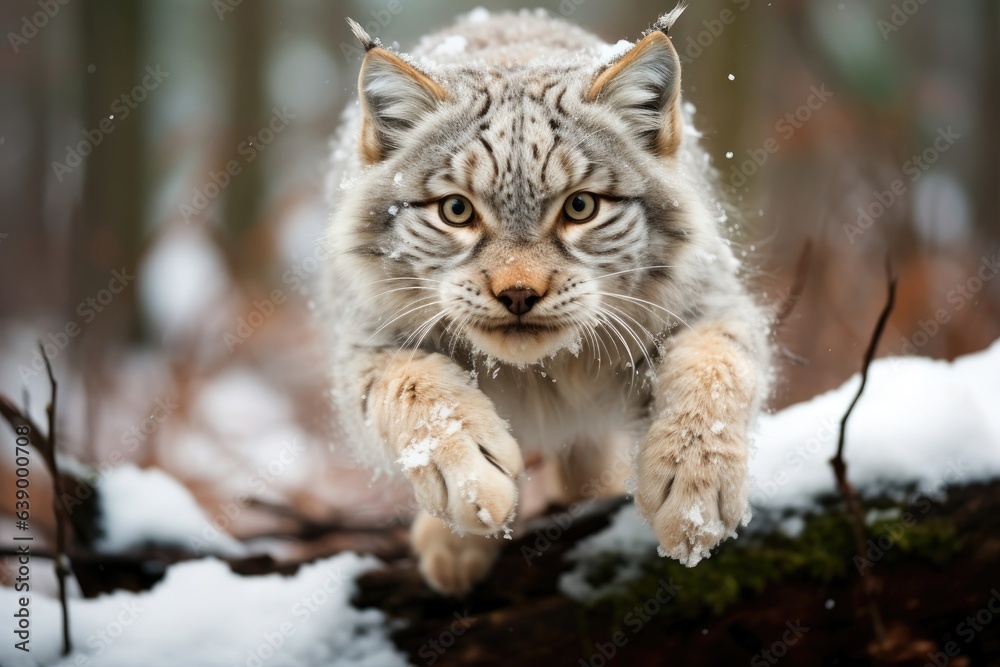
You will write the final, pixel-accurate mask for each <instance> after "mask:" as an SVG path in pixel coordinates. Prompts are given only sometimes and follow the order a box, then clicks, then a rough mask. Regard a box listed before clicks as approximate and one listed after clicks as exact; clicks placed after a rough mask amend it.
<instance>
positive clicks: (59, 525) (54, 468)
mask: <svg viewBox="0 0 1000 667" xmlns="http://www.w3.org/2000/svg"><path fill="white" fill-rule="evenodd" d="M38 349H39V350H40V351H41V353H42V359H44V361H45V371H46V372H47V373H48V375H49V385H50V386H51V387H52V398H51V399H50V400H49V404H48V406H47V407H46V409H45V412H46V413H47V414H48V417H49V435H48V447H47V448H46V449H47V452H48V457H49V461H48V463H49V472H50V473H51V474H52V492H53V496H52V509H53V511H54V512H55V516H56V559H55V568H56V578H57V579H58V580H59V604H60V605H61V606H62V622H63V623H62V630H63V650H62V654H63V655H69V654H70V651H71V650H72V646H71V644H70V639H69V605H67V603H66V577H67V576H68V575H69V569H70V568H69V556H68V555H67V554H66V508H65V507H64V506H63V505H62V484H61V483H60V481H61V478H60V476H59V464H58V462H57V460H56V392H57V390H58V383H57V382H56V377H55V375H54V374H53V373H52V362H51V361H49V355H48V354H47V353H46V352H45V346H44V345H42V343H41V342H39V343H38Z"/></svg>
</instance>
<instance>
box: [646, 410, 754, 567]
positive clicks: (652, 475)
mask: <svg viewBox="0 0 1000 667" xmlns="http://www.w3.org/2000/svg"><path fill="white" fill-rule="evenodd" d="M717 429H719V427H718V426H716V427H714V428H709V429H704V430H703V431H701V430H695V429H692V428H690V427H687V428H683V427H681V426H679V425H677V424H673V423H667V424H656V425H654V427H653V429H652V430H651V431H650V434H649V436H648V437H647V439H646V442H645V443H643V447H642V450H641V453H640V455H639V461H638V490H637V493H636V497H635V502H636V506H637V507H638V508H639V511H640V512H641V513H642V515H643V516H645V517H646V519H647V520H648V521H649V522H650V524H651V525H652V528H653V531H654V532H655V533H656V536H657V538H659V540H660V547H661V554H664V555H667V556H670V557H671V558H675V559H677V560H678V561H680V562H681V563H683V564H684V565H687V566H688V567H694V566H695V565H697V564H698V562H699V561H701V559H703V558H708V557H709V556H710V555H711V550H712V548H713V547H714V546H716V545H717V544H719V543H720V542H721V541H722V540H724V539H726V538H727V537H734V536H735V534H736V528H737V527H738V526H740V525H741V524H742V525H746V523H747V522H748V521H749V520H750V510H749V506H748V503H747V447H746V444H745V441H744V439H743V437H742V435H740V436H739V437H737V438H735V440H734V437H733V434H726V433H725V432H724V429H722V430H720V432H719V433H716V432H715V431H716V430H717Z"/></svg>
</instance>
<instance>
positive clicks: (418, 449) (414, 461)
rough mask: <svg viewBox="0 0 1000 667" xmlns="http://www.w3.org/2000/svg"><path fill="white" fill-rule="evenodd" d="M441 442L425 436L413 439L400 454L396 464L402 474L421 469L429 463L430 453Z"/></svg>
mask: <svg viewBox="0 0 1000 667" xmlns="http://www.w3.org/2000/svg"><path fill="white" fill-rule="evenodd" d="M440 444H441V441H440V440H438V439H437V438H434V437H431V436H426V437H424V438H414V439H413V441H411V442H410V444H409V445H407V446H406V447H405V448H404V449H403V451H402V452H400V453H399V458H398V459H396V463H398V464H399V469H400V470H402V471H403V472H409V471H411V470H414V469H416V468H423V467H424V466H425V465H427V464H429V463H430V462H431V453H432V452H433V451H434V450H435V449H437V448H438V446H439V445H440Z"/></svg>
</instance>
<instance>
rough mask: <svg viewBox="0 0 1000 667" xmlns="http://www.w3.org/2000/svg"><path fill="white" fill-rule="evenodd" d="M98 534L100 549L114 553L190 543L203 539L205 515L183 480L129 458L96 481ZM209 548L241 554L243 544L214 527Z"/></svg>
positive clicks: (235, 554) (98, 549)
mask: <svg viewBox="0 0 1000 667" xmlns="http://www.w3.org/2000/svg"><path fill="white" fill-rule="evenodd" d="M97 494H98V502H99V507H100V517H101V529H102V534H101V536H100V538H99V539H98V540H97V541H96V543H95V545H94V546H95V548H96V550H97V551H99V552H106V553H118V552H124V551H128V550H130V549H134V548H136V547H140V546H143V545H148V544H156V545H174V546H182V547H185V548H187V547H189V546H190V541H191V539H192V538H197V539H199V540H201V539H202V535H203V531H204V530H205V528H206V527H207V526H209V525H210V522H209V519H208V517H206V516H205V513H204V512H203V511H202V510H201V507H199V506H198V503H197V502H196V501H195V499H194V497H193V496H192V495H191V492H190V491H188V490H187V488H186V487H184V485H182V484H181V483H180V482H178V481H177V480H175V479H174V478H173V477H170V476H169V475H167V474H166V473H165V472H163V471H162V470H157V469H155V468H148V469H145V470H143V469H140V468H137V467H136V466H134V465H132V464H125V465H121V466H119V467H117V468H113V469H112V470H111V472H110V473H109V474H107V475H106V476H104V477H102V478H101V479H100V480H99V481H98V483H97ZM208 550H209V551H211V552H213V553H218V554H222V555H229V556H237V555H243V554H245V552H246V549H245V548H244V547H243V545H242V544H240V543H239V542H237V541H236V540H235V539H233V538H232V537H231V536H229V535H226V534H224V533H218V535H217V536H216V537H214V539H213V540H212V541H211V542H210V543H209V549H208Z"/></svg>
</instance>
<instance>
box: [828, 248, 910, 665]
mask: <svg viewBox="0 0 1000 667" xmlns="http://www.w3.org/2000/svg"><path fill="white" fill-rule="evenodd" d="M886 273H887V275H888V282H889V294H888V297H887V298H886V302H885V306H884V307H883V308H882V314H881V315H879V318H878V322H876V324H875V330H874V331H873V332H872V336H871V340H870V341H869V343H868V349H867V350H866V351H865V358H864V364H863V365H862V367H861V385H860V386H859V387H858V393H857V394H855V396H854V400H852V401H851V404H850V406H848V408H847V411H846V412H844V416H843V418H842V419H841V420H840V434H839V436H838V439H837V454H836V455H835V456H834V457H833V458H832V459H830V465H831V466H832V467H833V472H834V475H835V476H836V478H837V489H838V490H839V491H840V495H841V496H842V497H843V498H844V502H845V503H846V504H847V508H848V510H849V511H850V514H851V532H852V535H853V537H854V548H855V551H856V552H857V555H858V556H859V557H860V558H862V559H864V558H865V554H866V551H865V511H864V508H863V507H862V506H861V501H860V500H858V496H857V493H855V491H854V487H852V486H851V483H850V482H849V481H848V479H847V463H846V462H845V461H844V441H845V439H846V434H847V420H848V419H850V417H851V413H852V412H853V411H854V406H856V405H857V404H858V400H859V399H860V398H861V394H862V393H863V392H864V390H865V385H866V384H867V383H868V369H869V368H870V367H871V363H872V360H873V359H874V358H875V350H876V349H877V348H878V343H879V340H880V339H881V338H882V334H883V333H884V332H885V325H886V323H887V322H888V321H889V315H890V313H892V309H893V307H894V306H895V303H896V277H895V276H894V275H893V273H892V268H891V267H890V265H889V263H888V261H887V262H886ZM862 588H863V589H864V594H865V598H866V600H867V602H866V606H867V611H868V616H869V618H871V622H872V630H873V632H874V634H875V641H876V642H877V644H878V646H879V647H885V646H886V632H885V625H884V623H883V622H882V614H881V612H880V611H879V607H878V601H877V599H876V594H877V592H878V585H877V581H876V579H875V578H874V576H872V575H869V577H868V578H867V579H865V580H864V582H863V585H862Z"/></svg>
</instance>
